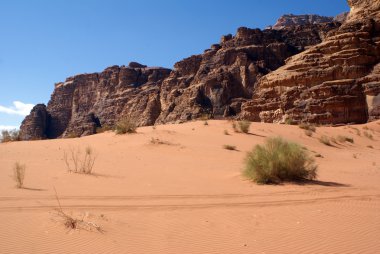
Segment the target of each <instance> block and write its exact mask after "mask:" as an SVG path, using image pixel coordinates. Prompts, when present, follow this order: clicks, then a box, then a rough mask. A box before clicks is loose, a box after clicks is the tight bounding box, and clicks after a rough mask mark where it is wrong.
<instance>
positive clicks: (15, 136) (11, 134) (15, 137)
mask: <svg viewBox="0 0 380 254" xmlns="http://www.w3.org/2000/svg"><path fill="white" fill-rule="evenodd" d="M20 140H21V137H20V131H19V130H2V131H1V139H0V141H1V143H6V142H14V141H20Z"/></svg>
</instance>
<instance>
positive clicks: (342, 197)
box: [0, 120, 380, 254]
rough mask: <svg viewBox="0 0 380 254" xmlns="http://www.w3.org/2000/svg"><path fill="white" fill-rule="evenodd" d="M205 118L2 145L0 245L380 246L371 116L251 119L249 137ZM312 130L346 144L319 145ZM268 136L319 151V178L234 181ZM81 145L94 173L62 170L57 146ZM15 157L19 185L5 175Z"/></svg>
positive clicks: (186, 249)
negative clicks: (346, 122)
mask: <svg viewBox="0 0 380 254" xmlns="http://www.w3.org/2000/svg"><path fill="white" fill-rule="evenodd" d="M208 123H209V125H208V126H205V125H204V123H203V121H197V122H189V123H184V124H177V125H161V126H157V127H156V128H152V127H142V128H139V129H138V132H137V133H136V134H132V135H122V136H118V135H115V134H114V133H112V132H107V133H103V134H98V135H94V136H88V137H84V138H75V139H57V140H45V141H31V142H15V143H5V144H0V227H1V230H0V253H28V254H30V253H173V254H174V253H176V254H177V253H380V240H379V239H380V122H379V121H378V122H373V123H369V124H365V125H353V126H341V127H318V128H317V132H316V133H314V135H313V136H312V137H308V136H306V135H305V133H304V130H302V129H300V128H299V127H298V126H292V125H277V124H263V123H253V124H252V125H251V129H250V134H248V135H247V134H241V133H234V132H233V130H232V127H231V123H230V122H228V121H217V120H213V121H208ZM224 130H228V132H229V134H230V135H225V134H224ZM364 132H367V133H369V134H371V135H372V136H373V139H370V138H368V137H366V136H365V135H364ZM321 135H326V136H330V137H336V136H338V135H346V136H350V137H353V138H354V143H353V144H351V143H348V142H346V143H343V144H342V143H337V144H336V143H333V146H326V145H324V144H322V143H321V142H319V140H318V137H320V136H321ZM273 136H282V137H284V138H286V139H288V140H292V141H295V142H298V143H300V144H301V145H303V146H305V147H306V148H307V149H308V150H309V151H310V153H311V154H313V155H316V154H321V155H322V156H323V157H318V158H317V157H316V158H315V159H316V163H317V164H318V165H319V177H318V181H316V182H313V183H309V184H290V183H289V184H283V185H256V184H254V183H251V182H250V181H248V180H246V179H244V177H243V176H242V174H241V171H242V169H243V167H244V157H245V155H246V152H247V151H250V150H251V149H252V148H253V146H254V145H256V144H262V143H264V141H265V138H266V137H273ZM152 138H158V139H159V140H161V141H165V142H167V144H152V143H151V139H152ZM88 145H90V146H91V147H92V148H93V149H94V151H95V153H96V155H97V157H96V162H95V166H94V174H93V175H84V174H76V173H70V172H68V170H67V168H66V165H65V162H64V159H63V154H64V150H66V151H68V149H69V147H80V148H83V149H84V148H85V147H86V146H88ZM223 145H234V146H236V147H237V149H238V151H229V150H226V149H223ZM17 161H18V162H20V163H23V164H25V165H26V177H25V188H24V189H17V188H16V187H15V182H14V181H13V179H12V174H13V171H12V167H13V165H14V163H15V162H17ZM54 188H55V189H56V191H57V193H58V196H59V200H60V203H61V206H62V209H63V210H64V212H65V213H67V214H69V215H71V216H73V217H75V218H80V219H83V220H85V221H90V222H93V223H96V224H97V225H99V226H101V228H102V230H103V231H104V232H103V233H99V232H97V231H93V232H90V231H86V230H69V229H67V228H66V227H65V226H64V225H63V221H62V218H61V217H60V216H58V214H57V211H56V209H57V208H58V207H59V206H58V202H57V200H56V197H55V192H54Z"/></svg>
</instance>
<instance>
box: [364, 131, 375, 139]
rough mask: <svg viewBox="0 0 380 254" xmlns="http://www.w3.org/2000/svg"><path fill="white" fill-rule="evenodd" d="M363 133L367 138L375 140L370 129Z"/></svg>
mask: <svg viewBox="0 0 380 254" xmlns="http://www.w3.org/2000/svg"><path fill="white" fill-rule="evenodd" d="M363 134H364V136H365V137H366V138H368V139H371V140H373V135H372V134H371V133H369V132H368V131H364V132H363Z"/></svg>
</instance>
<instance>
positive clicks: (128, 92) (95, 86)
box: [21, 63, 170, 140]
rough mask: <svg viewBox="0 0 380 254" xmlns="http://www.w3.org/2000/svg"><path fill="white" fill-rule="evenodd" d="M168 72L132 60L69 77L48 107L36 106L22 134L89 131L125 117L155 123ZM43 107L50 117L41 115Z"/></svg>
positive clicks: (81, 133) (31, 136) (34, 136)
mask: <svg viewBox="0 0 380 254" xmlns="http://www.w3.org/2000/svg"><path fill="white" fill-rule="evenodd" d="M169 73H170V70H169V69H165V68H159V67H153V68H148V67H146V66H144V65H140V64H138V63H131V64H130V65H129V66H121V67H119V66H112V67H109V68H107V69H105V70H104V71H103V72H101V73H92V74H81V75H77V76H74V77H70V78H67V79H66V81H65V82H61V83H57V84H56V85H55V89H54V92H53V94H52V96H51V99H50V101H49V103H48V105H47V107H46V109H45V108H44V107H42V106H41V105H37V106H36V107H35V108H34V109H33V110H32V113H31V115H29V116H28V117H27V118H26V119H25V120H24V122H23V124H22V127H21V132H22V138H23V139H24V140H29V139H40V138H57V137H66V136H84V135H90V134H94V133H96V129H97V128H98V127H104V126H113V125H114V124H115V122H116V121H118V120H119V119H120V118H121V117H123V116H129V117H132V118H134V119H136V123H137V124H138V125H151V124H154V122H155V121H156V119H157V117H158V115H159V114H160V100H159V91H160V85H161V82H162V81H163V80H164V79H165V78H166V77H167V76H168V75H169ZM44 110H45V111H44ZM43 112H45V113H46V112H47V113H46V114H48V117H42V116H43V115H44V114H43ZM40 116H41V117H40ZM45 119H48V121H45Z"/></svg>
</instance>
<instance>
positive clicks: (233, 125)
mask: <svg viewBox="0 0 380 254" xmlns="http://www.w3.org/2000/svg"><path fill="white" fill-rule="evenodd" d="M232 129H233V130H234V132H239V129H238V127H237V124H236V122H235V121H233V122H232Z"/></svg>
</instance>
